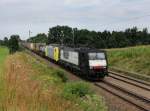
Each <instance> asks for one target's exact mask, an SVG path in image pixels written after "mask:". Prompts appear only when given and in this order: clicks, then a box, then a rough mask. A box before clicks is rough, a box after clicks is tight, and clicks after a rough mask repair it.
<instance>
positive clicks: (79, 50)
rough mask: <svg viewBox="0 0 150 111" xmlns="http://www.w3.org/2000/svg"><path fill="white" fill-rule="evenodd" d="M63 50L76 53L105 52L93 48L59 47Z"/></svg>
mask: <svg viewBox="0 0 150 111" xmlns="http://www.w3.org/2000/svg"><path fill="white" fill-rule="evenodd" d="M61 49H64V50H70V51H77V52H106V51H105V50H102V49H94V48H82V47H80V48H71V47H61Z"/></svg>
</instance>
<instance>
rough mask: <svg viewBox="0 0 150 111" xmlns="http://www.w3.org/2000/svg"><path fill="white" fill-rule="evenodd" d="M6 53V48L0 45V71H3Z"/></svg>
mask: <svg viewBox="0 0 150 111" xmlns="http://www.w3.org/2000/svg"><path fill="white" fill-rule="evenodd" d="M7 55H8V49H7V48H5V47H0V73H2V72H3V69H4V61H5V59H6V57H7Z"/></svg>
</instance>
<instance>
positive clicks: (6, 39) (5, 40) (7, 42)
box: [4, 37, 9, 46]
mask: <svg viewBox="0 0 150 111" xmlns="http://www.w3.org/2000/svg"><path fill="white" fill-rule="evenodd" d="M4 45H5V46H8V45H9V40H8V38H7V37H4Z"/></svg>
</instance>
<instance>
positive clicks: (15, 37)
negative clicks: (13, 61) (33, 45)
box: [9, 35, 19, 54]
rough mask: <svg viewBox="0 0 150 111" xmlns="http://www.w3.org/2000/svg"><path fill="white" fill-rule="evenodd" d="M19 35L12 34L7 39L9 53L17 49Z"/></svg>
mask: <svg viewBox="0 0 150 111" xmlns="http://www.w3.org/2000/svg"><path fill="white" fill-rule="evenodd" d="M18 41H19V35H12V36H11V37H10V39H9V51H10V53H11V54H12V53H15V52H16V51H18V50H19V43H18Z"/></svg>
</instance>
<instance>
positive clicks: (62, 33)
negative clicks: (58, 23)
mask: <svg viewBox="0 0 150 111" xmlns="http://www.w3.org/2000/svg"><path fill="white" fill-rule="evenodd" d="M61 45H62V46H63V45H64V32H63V31H61Z"/></svg>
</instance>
